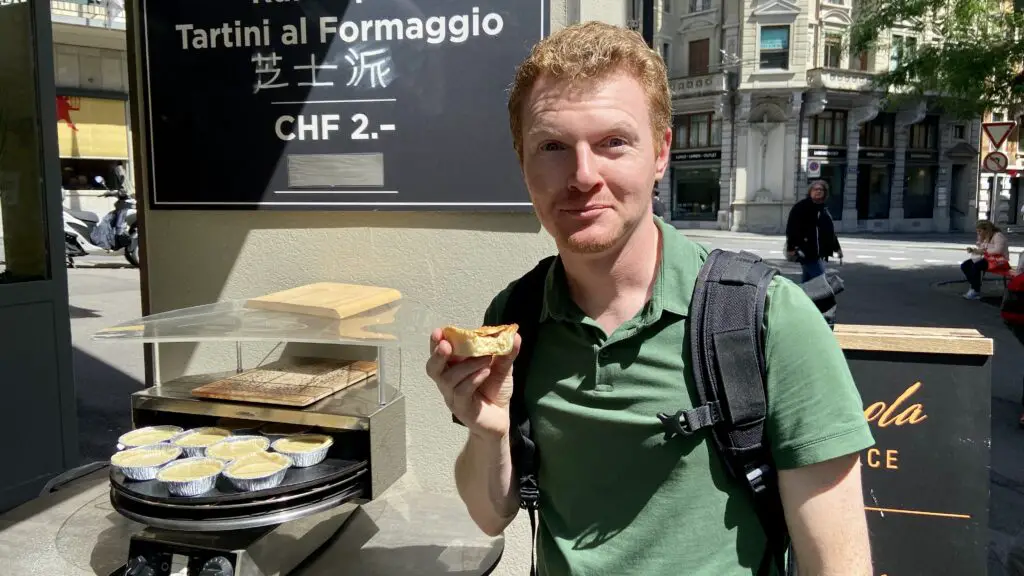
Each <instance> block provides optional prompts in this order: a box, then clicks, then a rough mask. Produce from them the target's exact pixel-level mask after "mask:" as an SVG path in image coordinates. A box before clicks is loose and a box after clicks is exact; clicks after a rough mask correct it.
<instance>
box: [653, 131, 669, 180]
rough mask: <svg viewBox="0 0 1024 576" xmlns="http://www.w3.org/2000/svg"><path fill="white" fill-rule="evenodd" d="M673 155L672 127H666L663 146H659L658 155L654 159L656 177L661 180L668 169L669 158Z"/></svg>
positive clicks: (662, 136)
mask: <svg viewBox="0 0 1024 576" xmlns="http://www.w3.org/2000/svg"><path fill="white" fill-rule="evenodd" d="M671 156H672V128H671V127H669V128H666V129H665V132H664V133H663V134H662V135H661V146H659V150H658V157H657V158H656V159H655V161H654V170H655V172H654V179H655V180H661V179H662V177H664V176H665V171H666V170H668V160H669V158H670V157H671Z"/></svg>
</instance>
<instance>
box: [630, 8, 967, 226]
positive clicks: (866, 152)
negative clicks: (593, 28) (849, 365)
mask: <svg viewBox="0 0 1024 576" xmlns="http://www.w3.org/2000/svg"><path fill="white" fill-rule="evenodd" d="M637 4H639V0H638V1H637ZM855 9H856V6H855V4H854V3H853V0H827V1H826V0H685V1H679V0H661V2H660V4H659V5H658V10H657V11H658V12H659V18H658V19H657V24H658V26H657V33H656V36H655V42H656V45H657V46H658V48H659V50H660V51H661V52H662V54H663V55H664V56H665V60H666V63H667V64H668V66H669V70H670V78H671V80H670V85H671V89H672V96H673V108H674V114H675V118H674V124H675V134H676V137H675V142H674V145H673V150H672V164H671V170H670V176H668V177H666V178H665V181H664V182H661V183H659V189H660V190H661V195H662V197H663V198H668V199H670V205H671V210H672V212H671V216H672V220H673V221H674V222H675V223H676V224H677V225H678V226H679V227H682V228H692V227H710V228H719V229H731V230H734V231H751V232H763V233H777V232H781V231H783V230H784V229H785V225H786V219H787V217H788V214H789V210H790V208H791V207H792V206H793V204H794V203H796V202H797V201H799V200H800V199H801V198H803V197H804V195H805V194H806V189H807V185H808V182H809V181H810V180H813V179H818V178H821V179H824V180H826V181H827V182H828V183H829V185H830V190H831V194H830V197H829V212H830V213H831V214H832V216H833V218H834V219H835V221H836V226H837V229H838V230H839V231H842V232H846V233H849V232H858V231H864V232H883V231H884V232H889V231H892V232H903V231H906V232H929V231H935V232H943V231H948V230H958V229H964V228H970V227H972V226H973V224H972V222H973V221H974V220H975V219H977V218H978V206H979V199H978V196H977V186H976V183H977V178H978V159H979V157H978V149H977V143H978V138H979V136H980V120H978V121H971V122H964V121H960V120H956V119H954V118H952V117H948V116H946V115H943V114H942V113H941V111H940V110H938V109H937V108H936V107H935V106H934V105H933V103H931V102H929V101H926V100H922V101H913V102H903V103H901V104H900V105H899V106H898V107H895V106H893V105H887V103H886V101H885V97H884V95H883V94H880V93H877V92H875V91H873V89H872V86H871V77H872V75H873V73H875V72H877V71H881V70H884V69H886V68H887V67H889V66H894V65H895V64H896V63H898V61H899V58H900V57H901V56H902V55H903V54H905V53H906V52H907V51H910V50H913V49H914V48H915V47H916V46H917V45H918V44H919V43H924V42H928V41H930V40H931V38H930V36H929V34H928V33H927V32H925V33H921V32H918V31H915V30H913V29H911V28H906V29H894V30H892V31H890V32H888V33H886V34H884V35H883V38H882V41H881V42H880V43H879V47H878V48H877V49H875V50H873V51H871V52H870V53H866V54H850V53H849V49H848V44H849V41H848V38H849V33H848V30H849V27H850V25H851V23H852V21H853V18H854V15H855V14H854V11H855ZM981 203H982V204H983V203H984V202H981Z"/></svg>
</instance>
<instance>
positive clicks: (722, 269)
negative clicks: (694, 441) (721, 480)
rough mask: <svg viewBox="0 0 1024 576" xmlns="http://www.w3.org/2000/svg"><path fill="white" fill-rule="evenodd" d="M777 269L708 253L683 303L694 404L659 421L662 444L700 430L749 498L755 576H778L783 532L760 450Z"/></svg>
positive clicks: (771, 470)
mask: <svg viewBox="0 0 1024 576" xmlns="http://www.w3.org/2000/svg"><path fill="white" fill-rule="evenodd" d="M777 273H778V271H777V269H775V268H774V267H772V266H769V265H768V264H767V263H765V262H764V261H762V260H761V258H760V257H759V256H757V255H755V254H750V253H748V252H738V253H737V252H727V251H723V250H714V251H712V252H711V254H710V255H709V256H708V258H707V260H706V261H705V263H704V265H703V266H702V267H701V270H700V273H699V276H698V279H697V285H696V287H695V288H694V292H693V299H692V302H691V304H690V318H689V322H690V326H689V337H690V349H691V356H692V358H691V362H692V366H693V374H694V379H695V383H696V387H697V393H698V396H699V397H700V402H701V403H700V405H699V406H697V407H695V408H693V409H690V410H681V411H679V412H677V413H676V414H674V415H667V414H664V413H663V414H659V415H658V417H659V418H660V419H661V420H662V423H663V424H664V426H665V428H666V437H671V436H673V435H675V434H681V435H691V434H694V433H696V432H697V431H699V430H701V429H705V428H706V429H708V430H709V435H710V441H711V442H712V443H713V445H714V446H715V448H716V450H717V452H718V454H719V456H720V457H721V459H722V461H723V463H724V464H725V468H726V471H727V473H728V474H729V475H730V476H732V477H733V478H734V479H736V480H737V481H739V482H740V484H741V485H742V486H743V487H744V488H745V489H746V491H747V492H748V493H749V494H750V495H751V497H752V498H753V503H754V508H755V510H756V511H757V515H758V518H759V520H760V521H761V524H762V526H763V527H764V530H765V534H766V535H767V537H768V547H767V549H766V551H765V556H764V559H763V561H762V563H761V567H760V570H759V571H758V574H769V573H771V569H772V566H771V565H772V563H773V562H774V563H775V566H776V568H777V569H778V573H779V574H784V573H785V569H784V563H785V552H786V547H787V546H788V540H789V538H788V532H787V530H786V524H785V517H784V515H783V513H782V503H781V499H780V497H779V494H778V486H777V481H776V475H775V467H774V464H773V462H772V458H771V452H770V447H769V446H768V445H767V444H766V442H765V439H764V435H765V421H766V417H767V398H766V392H765V385H766V380H767V379H766V371H765V348H764V323H763V319H764V310H765V299H766V297H767V293H768V287H769V285H770V284H771V282H772V279H773V278H774V276H775V275H776V274H777Z"/></svg>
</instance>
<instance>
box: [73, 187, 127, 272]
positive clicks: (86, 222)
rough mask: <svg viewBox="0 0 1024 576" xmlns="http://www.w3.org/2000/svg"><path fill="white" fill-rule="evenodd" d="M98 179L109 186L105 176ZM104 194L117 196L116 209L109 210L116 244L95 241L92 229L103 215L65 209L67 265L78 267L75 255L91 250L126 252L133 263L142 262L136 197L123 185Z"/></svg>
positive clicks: (107, 196) (105, 252)
mask: <svg viewBox="0 0 1024 576" xmlns="http://www.w3.org/2000/svg"><path fill="white" fill-rule="evenodd" d="M96 183H97V184H99V185H101V186H106V182H104V180H103V178H102V177H100V176H97V177H96ZM103 197H104V198H117V201H116V202H115V203H114V209H113V210H111V211H110V213H109V214H108V216H109V218H110V223H111V225H112V226H115V225H117V224H120V226H117V228H116V229H115V230H116V232H115V234H114V235H113V238H112V241H113V244H112V245H111V246H110V247H109V248H105V247H103V246H98V245H97V244H96V243H95V242H94V241H93V231H94V230H96V227H97V226H99V224H100V217H99V216H97V215H96V213H94V212H87V211H84V210H69V209H67V208H65V209H64V214H63V216H64V250H65V253H66V254H67V259H68V268H74V267H75V260H74V259H75V258H80V257H82V256H88V255H90V254H103V255H108V256H113V255H117V254H124V257H125V259H126V260H128V263H129V264H131V265H132V266H138V265H139V229H138V224H137V222H136V210H135V206H136V202H135V198H134V197H132V196H131V195H129V194H128V192H127V191H125V190H124V189H118V190H108V191H107V192H105V193H104V194H103Z"/></svg>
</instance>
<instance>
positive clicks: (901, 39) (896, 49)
mask: <svg viewBox="0 0 1024 576" xmlns="http://www.w3.org/2000/svg"><path fill="white" fill-rule="evenodd" d="M916 51H917V38H914V37H913V36H902V35H899V34H893V35H892V51H891V52H890V53H889V71H890V72H891V71H893V70H895V69H896V68H897V67H898V66H899V65H900V64H903V63H905V62H906V60H907V58H909V57H911V56H913V54H914V52H916Z"/></svg>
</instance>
